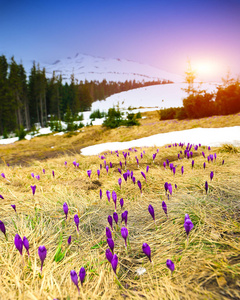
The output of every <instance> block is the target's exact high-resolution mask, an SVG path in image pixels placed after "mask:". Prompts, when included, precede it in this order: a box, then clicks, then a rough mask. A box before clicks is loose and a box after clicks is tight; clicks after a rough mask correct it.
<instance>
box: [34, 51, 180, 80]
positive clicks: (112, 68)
mask: <svg viewBox="0 0 240 300" xmlns="http://www.w3.org/2000/svg"><path fill="white" fill-rule="evenodd" d="M42 67H45V68H46V76H47V77H48V78H50V77H52V74H53V71H55V74H56V75H59V74H62V78H63V82H70V77H71V74H73V73H74V76H75V78H76V79H77V80H78V81H81V80H82V81H85V79H86V80H88V81H91V80H96V81H102V80H104V79H106V80H107V81H116V82H118V81H120V82H124V81H126V80H134V79H135V80H136V81H152V80H161V81H162V80H170V81H173V82H183V77H182V76H179V75H176V74H172V73H168V72H165V71H162V70H160V69H158V68H155V67H152V66H149V65H145V64H140V63H137V62H134V61H129V60H125V59H108V58H101V57H94V56H90V55H85V54H79V53H77V54H76V55H75V56H74V57H73V58H71V57H68V58H65V59H58V60H56V61H55V62H53V63H52V64H44V63H41V62H40V68H42Z"/></svg>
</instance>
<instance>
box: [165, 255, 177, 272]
mask: <svg viewBox="0 0 240 300" xmlns="http://www.w3.org/2000/svg"><path fill="white" fill-rule="evenodd" d="M166 266H167V267H168V269H169V270H170V271H171V274H172V273H173V271H174V269H175V266H174V263H173V262H172V261H171V260H170V259H167V261H166Z"/></svg>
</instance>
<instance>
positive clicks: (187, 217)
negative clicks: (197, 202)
mask: <svg viewBox="0 0 240 300" xmlns="http://www.w3.org/2000/svg"><path fill="white" fill-rule="evenodd" d="M187 219H190V217H189V214H185V217H184V222H186V220H187Z"/></svg>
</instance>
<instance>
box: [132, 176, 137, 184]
mask: <svg viewBox="0 0 240 300" xmlns="http://www.w3.org/2000/svg"><path fill="white" fill-rule="evenodd" d="M132 182H133V184H135V183H136V178H135V177H134V176H133V178H132Z"/></svg>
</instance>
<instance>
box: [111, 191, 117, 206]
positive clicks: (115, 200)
mask: <svg viewBox="0 0 240 300" xmlns="http://www.w3.org/2000/svg"><path fill="white" fill-rule="evenodd" d="M112 199H113V202H114V204H115V210H116V209H117V194H116V192H115V191H112Z"/></svg>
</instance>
